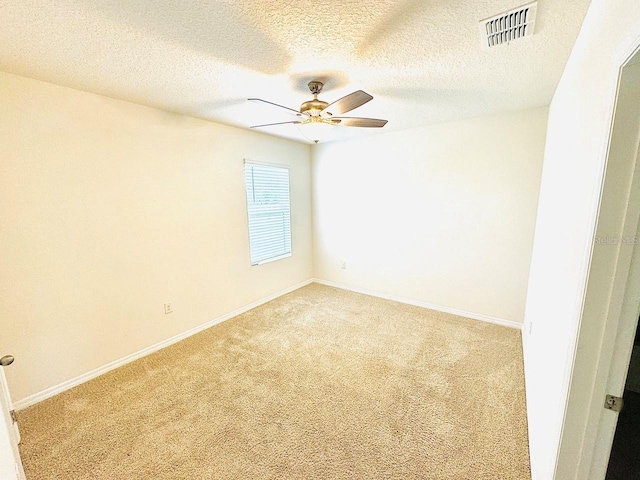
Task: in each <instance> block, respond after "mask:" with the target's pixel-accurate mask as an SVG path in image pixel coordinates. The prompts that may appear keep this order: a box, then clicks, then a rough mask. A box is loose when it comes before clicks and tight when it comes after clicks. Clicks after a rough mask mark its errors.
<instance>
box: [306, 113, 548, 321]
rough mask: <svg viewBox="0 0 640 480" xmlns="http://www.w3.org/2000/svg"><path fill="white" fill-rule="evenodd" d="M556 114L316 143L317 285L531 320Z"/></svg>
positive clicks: (493, 118) (496, 118)
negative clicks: (542, 190) (528, 305)
mask: <svg viewBox="0 0 640 480" xmlns="http://www.w3.org/2000/svg"><path fill="white" fill-rule="evenodd" d="M547 113H548V111H547V108H538V109H533V110H528V111H524V112H518V113H510V114H502V115H493V116H488V117H483V118H476V119H471V120H463V121H458V122H453V123H447V124H442V125H436V126H430V127H422V128H416V129H411V130H404V131H399V132H391V133H387V134H382V135H376V136H370V137H365V138H362V139H357V140H351V141H344V142H336V143H329V144H325V145H319V146H318V147H317V148H316V149H314V152H313V213H314V270H315V275H316V277H318V278H320V279H323V280H328V281H332V282H338V283H342V284H346V285H349V286H351V287H357V288H362V289H369V290H374V291H377V292H380V293H384V294H387V295H395V296H400V297H405V298H408V299H412V300H416V301H420V302H426V303H431V304H435V305H439V306H443V307H448V308H453V309H457V310H463V311H467V312H471V313H474V314H480V315H485V316H490V317H497V318H499V319H504V320H510V321H514V322H522V319H523V315H524V305H525V296H526V290H527V280H528V275H529V263H530V258H531V249H532V244H533V230H534V224H535V216H536V207H537V201H538V189H539V182H540V174H541V168H542V156H543V151H544V143H545V131H546V122H547ZM341 261H345V262H346V267H347V268H346V269H341V268H340V262H341Z"/></svg>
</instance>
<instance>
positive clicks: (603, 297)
mask: <svg viewBox="0 0 640 480" xmlns="http://www.w3.org/2000/svg"><path fill="white" fill-rule="evenodd" d="M638 32H640V4H638V3H637V2H635V1H627V0H617V1H610V0H593V2H592V3H591V6H590V9H589V12H588V14H587V16H586V18H585V21H584V24H583V27H582V30H581V32H580V35H579V37H578V39H577V41H576V44H575V47H574V49H573V52H572V54H571V57H570V59H569V61H568V64H567V66H566V69H565V72H564V74H563V77H562V79H561V81H560V84H559V86H558V88H557V91H556V93H555V95H554V98H553V101H552V103H551V106H550V112H549V126H548V131H547V145H546V149H545V159H544V167H543V173H542V182H541V187H540V201H539V206H538V217H537V222H536V233H535V241H534V249H533V256H532V263H531V274H530V279H529V289H528V296H527V306H526V313H525V328H524V329H523V332H524V335H523V347H524V355H525V377H526V384H527V407H528V417H529V435H530V438H529V441H530V449H531V465H532V472H533V477H534V479H536V480H547V479H553V478H556V479H561V480H565V479H574V478H575V479H577V478H580V479H582V478H589V477H588V474H589V473H588V469H589V465H588V463H589V462H590V461H591V458H590V455H589V454H588V453H586V452H587V450H585V447H587V445H586V443H585V442H591V443H592V445H591V446H593V441H594V438H593V436H591V438H590V439H588V438H587V437H588V436H589V435H587V432H586V430H587V420H588V411H589V408H590V406H591V405H592V402H596V403H593V405H595V407H596V408H597V409H598V410H600V409H601V407H602V402H603V401H604V400H603V398H604V397H603V396H602V397H599V396H597V395H596V396H595V397H593V398H592V395H593V386H594V382H595V375H596V366H597V362H598V359H599V356H600V353H601V352H600V351H599V347H600V343H601V340H602V335H603V327H604V324H605V321H606V309H607V306H608V304H609V301H610V295H611V285H612V283H613V280H614V276H615V272H614V271H612V263H611V261H612V260H613V261H614V262H615V260H614V257H616V255H617V253H616V252H617V251H618V250H616V248H614V246H613V245H611V244H610V245H607V244H606V242H605V243H601V244H600V243H599V244H598V245H596V246H595V250H594V243H595V242H594V240H595V238H594V235H595V234H596V218H597V212H598V209H599V207H600V202H601V200H603V203H602V206H603V207H604V208H611V209H613V211H616V218H613V217H612V220H613V222H612V223H611V224H609V225H600V226H599V227H598V232H599V235H600V234H603V233H604V232H605V231H606V232H609V233H610V232H614V234H613V235H612V236H615V235H616V234H617V233H619V232H620V231H621V230H620V227H621V225H620V221H621V219H622V218H623V215H622V216H620V215H618V213H623V212H624V210H625V209H626V205H627V202H626V200H627V197H628V188H629V182H630V179H631V175H630V173H629V171H628V169H627V170H626V171H625V169H624V168H622V169H620V170H619V171H617V173H615V174H614V175H613V176H612V177H611V180H612V181H614V182H617V184H618V185H617V187H615V188H613V189H612V192H615V195H614V196H612V197H611V198H610V199H609V200H612V203H609V204H608V206H605V204H606V203H607V201H608V200H607V199H604V198H602V199H601V192H602V187H603V179H604V172H605V168H606V158H607V149H608V145H609V134H610V131H611V124H612V120H613V113H614V104H615V93H616V86H617V81H618V71H619V67H620V66H621V64H622V62H623V60H624V59H625V58H626V56H627V55H629V54H631V53H632V51H631V50H632V47H633V45H635V42H636V41H637V36H638ZM635 145H636V146H637V143H636V144H635ZM621 166H622V167H624V165H621ZM594 252H595V255H594V256H593V259H594V260H595V261H594V263H593V264H592V265H591V271H589V265H590V260H591V259H592V253H594ZM597 252H600V253H602V254H603V255H600V254H598V253H597ZM589 277H591V278H593V279H598V281H597V282H596V283H594V284H593V285H592V286H593V287H594V288H596V287H597V290H598V293H597V295H596V297H593V298H592V300H593V302H592V303H591V304H585V303H584V299H585V293H586V286H587V279H588V278H589ZM596 284H597V285H596ZM603 312H604V315H603ZM576 355H577V356H578V357H580V358H582V359H583V360H584V361H580V362H575V359H576ZM569 392H571V394H569ZM585 462H586V463H585Z"/></svg>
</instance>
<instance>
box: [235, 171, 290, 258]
mask: <svg viewBox="0 0 640 480" xmlns="http://www.w3.org/2000/svg"><path fill="white" fill-rule="evenodd" d="M244 183H245V186H246V188H247V211H248V214H249V250H250V253H251V265H260V264H261V263H266V262H271V261H273V260H278V259H280V258H285V257H290V256H291V206H290V203H289V168H288V167H284V166H280V165H265V164H260V163H250V162H245V165H244Z"/></svg>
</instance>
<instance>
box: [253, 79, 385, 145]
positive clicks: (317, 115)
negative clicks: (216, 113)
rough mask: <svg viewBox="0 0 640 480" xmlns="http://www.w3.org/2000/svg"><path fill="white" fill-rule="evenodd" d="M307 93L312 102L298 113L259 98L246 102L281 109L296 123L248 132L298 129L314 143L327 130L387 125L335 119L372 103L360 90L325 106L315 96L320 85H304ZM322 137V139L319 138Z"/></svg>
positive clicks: (377, 122)
mask: <svg viewBox="0 0 640 480" xmlns="http://www.w3.org/2000/svg"><path fill="white" fill-rule="evenodd" d="M307 86H308V87H309V91H310V92H311V93H312V94H313V100H308V101H306V102H304V103H303V104H302V105H300V110H299V111H298V110H294V109H293V108H289V107H285V106H282V105H278V104H277V103H273V102H269V101H267V100H262V99H260V98H250V99H249V101H252V102H261V103H266V104H268V105H272V106H275V107H278V108H281V109H285V110H286V111H287V112H288V113H289V114H292V115H295V116H296V117H297V119H296V120H291V121H289V122H278V123H267V124H264V125H254V126H252V127H251V128H261V127H270V126H273V125H287V124H294V125H298V128H299V130H300V132H301V133H302V134H303V136H304V137H305V138H307V139H308V140H310V141H312V142H315V143H318V142H319V141H320V140H323V139H324V134H325V132H326V130H327V128H326V127H329V126H344V127H369V128H381V127H384V126H385V125H386V123H387V121H386V120H381V119H378V118H360V117H336V116H335V115H342V114H343V113H347V112H350V111H351V110H354V109H356V108H358V107H360V106H362V105H364V104H365V103H367V102H369V101H370V100H372V99H373V97H372V96H371V95H369V94H368V93H366V92H363V91H362V90H358V91H356V92H353V93H350V94H349V95H347V96H345V97H342V98H340V99H338V100H336V101H335V102H333V103H331V104H329V103H327V102H325V101H322V100H319V99H318V95H319V94H320V92H321V91H322V87H323V86H324V84H323V83H322V82H319V81H317V80H313V81H311V82H309V84H308V85H307ZM321 137H322V138H321Z"/></svg>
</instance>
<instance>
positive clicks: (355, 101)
mask: <svg viewBox="0 0 640 480" xmlns="http://www.w3.org/2000/svg"><path fill="white" fill-rule="evenodd" d="M372 99H373V97H372V96H371V95H369V94H368V93H367V92H363V91H362V90H358V91H357V92H353V93H350V94H349V95H347V96H346V97H342V98H340V99H338V100H336V101H335V102H333V103H332V104H331V105H329V106H328V107H327V108H325V109H324V110H323V111H322V112H321V113H326V112H330V113H331V114H332V115H342V114H343V113H347V112H350V111H351V110H353V109H354V108H358V107H360V106H362V105H364V104H365V103H367V102H368V101H369V100H372Z"/></svg>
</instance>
